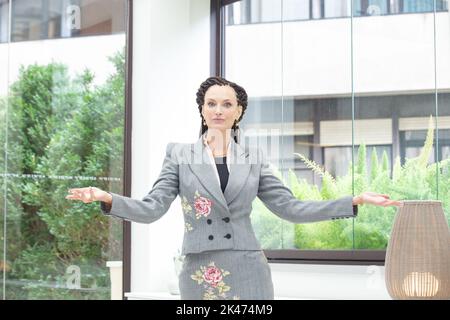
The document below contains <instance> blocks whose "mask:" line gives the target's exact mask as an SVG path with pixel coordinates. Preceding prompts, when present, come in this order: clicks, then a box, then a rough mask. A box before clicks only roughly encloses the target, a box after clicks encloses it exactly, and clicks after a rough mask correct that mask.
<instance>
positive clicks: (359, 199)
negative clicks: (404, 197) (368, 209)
mask: <svg viewBox="0 0 450 320" xmlns="http://www.w3.org/2000/svg"><path fill="white" fill-rule="evenodd" d="M353 204H354V205H359V204H373V205H375V206H382V207H387V206H397V207H401V206H403V202H402V201H397V200H391V199H390V198H389V195H387V194H381V193H376V192H370V191H368V192H363V193H361V194H360V195H359V196H356V197H353Z"/></svg>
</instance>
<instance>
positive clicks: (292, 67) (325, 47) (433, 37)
mask: <svg viewBox="0 0 450 320" xmlns="http://www.w3.org/2000/svg"><path fill="white" fill-rule="evenodd" d="M268 7H270V8H271V10H270V14H269V13H268V12H269V11H267V10H265V8H268ZM352 7H353V15H352V14H351V8H352ZM435 9H436V11H435ZM224 10H225V12H226V15H225V17H226V19H227V21H228V24H227V25H226V26H225V30H224V33H223V34H224V42H223V43H224V47H223V48H224V49H223V50H224V51H223V60H222V61H220V63H222V64H223V67H222V69H221V70H224V71H223V74H224V76H225V77H226V78H228V79H230V80H232V81H236V82H238V83H240V84H242V85H243V86H244V87H245V88H246V89H247V92H248V93H249V96H250V100H249V101H250V102H249V107H248V112H246V115H245V117H244V119H243V123H242V128H243V130H244V134H246V137H247V140H246V143H253V144H258V145H259V147H261V148H263V149H265V150H266V154H267V155H268V158H269V160H270V161H271V163H272V164H273V165H274V167H275V168H276V173H277V174H279V175H280V177H281V178H282V179H283V181H284V183H285V184H286V185H287V186H289V187H290V188H291V190H292V191H293V193H294V195H295V196H296V197H297V198H299V199H302V200H308V199H309V200H326V199H334V198H338V197H341V196H345V195H352V194H353V195H356V194H359V193H361V192H364V191H375V192H380V193H387V194H390V195H391V196H392V197H393V198H396V199H440V200H442V201H443V204H444V210H445V212H446V215H447V217H448V218H449V219H450V202H449V201H448V199H449V194H448V193H449V188H448V187H447V186H448V185H450V180H449V166H450V163H449V161H448V156H449V150H450V146H449V137H450V133H449V132H450V122H449V120H448V119H450V118H449V116H450V107H449V106H450V94H449V93H448V92H449V89H450V77H449V76H448V75H449V74H450V73H449V71H450V70H449V57H450V51H449V50H448V48H450V46H449V44H450V42H449V39H450V37H449V34H448V33H449V31H448V30H449V19H448V12H445V11H446V10H448V9H447V1H436V2H434V1H383V0H374V1H356V0H355V1H353V4H352V3H351V2H350V1H345V0H343V1H314V0H313V1H300V0H299V1H289V0H272V1H269V0H266V1H250V0H243V1H237V2H234V3H231V4H229V5H227V6H225V7H224ZM394 13H395V15H394ZM400 13H415V14H400ZM360 16H366V17H364V18H359V17H360ZM331 17H340V18H341V19H322V20H320V21H314V22H311V21H306V20H310V19H317V18H331ZM355 17H358V18H355ZM238 18H239V19H238ZM256 22H258V23H257V24H256ZM435 23H436V29H434V24H435ZM435 57H436V59H435ZM255 136H256V137H257V138H256V139H255ZM274 146H275V147H274ZM423 159H425V160H426V161H425V160H423ZM395 212H396V209H395V208H394V207H389V208H381V207H375V206H360V208H359V213H358V218H357V219H354V220H334V221H326V222H319V223H314V224H305V225H292V224H290V223H286V222H284V221H282V220H280V219H278V218H277V217H274V215H273V214H271V213H270V211H269V210H268V209H267V208H265V207H264V205H262V203H261V202H260V201H259V200H258V199H256V200H255V204H254V211H253V213H252V222H253V225H254V227H255V231H256V234H257V236H258V238H259V239H260V241H261V243H262V245H263V247H264V248H265V249H267V250H269V252H276V256H277V257H278V258H284V259H295V258H299V257H302V255H301V252H315V253H319V255H320V252H326V253H327V254H328V253H329V252H333V251H334V252H341V253H344V256H346V257H348V258H353V259H355V260H358V259H360V260H365V259H366V260H367V261H369V260H377V261H381V262H382V259H383V256H382V255H383V253H384V250H385V248H386V246H387V242H388V239H389V235H390V231H391V227H392V223H393V219H394V216H395ZM285 249H291V250H285ZM270 250H272V251H270ZM273 250H276V251H273ZM311 250H312V251H311ZM346 252H347V253H348V252H352V254H353V253H354V252H356V253H357V252H364V258H361V257H362V256H359V258H358V256H351V257H350V256H349V255H346V254H345V253H346ZM297 253H299V254H297ZM372 253H373V255H372ZM375 254H376V256H377V257H378V258H376V259H375V258H374V256H375ZM380 254H381V256H380ZM269 256H270V253H269ZM334 256H335V257H337V256H336V255H334ZM303 257H304V256H303ZM321 257H322V258H323V259H325V260H330V259H331V258H330V256H326V255H321ZM380 257H381V258H380ZM331 260H332V259H331Z"/></svg>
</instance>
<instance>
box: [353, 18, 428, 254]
mask: <svg viewBox="0 0 450 320" xmlns="http://www.w3.org/2000/svg"><path fill="white" fill-rule="evenodd" d="M353 30H354V34H353V48H354V52H353V57H354V64H353V65H354V90H355V121H354V127H355V137H354V140H355V145H357V146H358V154H357V157H356V158H355V186H354V187H355V193H356V194H359V193H361V192H364V191H374V192H379V193H383V194H389V195H390V196H391V197H392V198H395V199H435V198H436V175H435V173H433V170H432V166H428V165H427V164H428V161H431V162H434V157H433V133H432V132H431V131H430V132H431V133H430V134H431V140H426V133H427V129H428V128H430V130H433V129H434V120H433V121H432V122H431V123H430V127H428V120H429V117H430V116H432V117H433V119H434V117H435V116H436V112H435V97H434V94H433V92H434V60H433V57H434V48H433V20H432V19H430V20H428V19H423V17H422V16H421V15H398V16H396V17H395V19H394V18H392V17H388V16H385V17H377V18H375V17H374V18H370V17H367V18H364V19H354V29H353ZM387 48H389V50H387ZM414 128H421V129H424V130H423V131H420V132H415V130H412V131H411V130H409V129H414ZM426 141H428V142H426ZM424 145H425V146H426V148H425V149H423V147H424ZM392 160H393V161H392ZM401 165H403V166H401ZM433 174H434V177H433ZM395 213H396V208H395V207H387V208H383V207H377V206H360V208H359V212H358V219H356V220H355V229H354V232H355V248H357V249H385V248H386V246H387V241H388V237H389V235H390V232H391V227H392V223H393V218H394V216H395Z"/></svg>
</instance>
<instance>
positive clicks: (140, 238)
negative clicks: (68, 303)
mask: <svg viewBox="0 0 450 320" xmlns="http://www.w3.org/2000/svg"><path fill="white" fill-rule="evenodd" d="M133 5H134V11H133V14H134V25H133V29H134V30H133V32H134V38H133V45H134V46H133V130H132V186H131V188H132V195H131V196H132V197H133V198H142V197H144V196H145V194H146V193H147V192H148V191H149V190H150V189H151V186H152V184H153V183H154V181H155V180H156V178H157V176H158V175H159V172H160V170H161V165H162V161H163V158H164V154H165V153H164V152H165V147H166V145H167V143H168V142H195V141H196V140H197V139H198V133H199V129H200V114H199V113H198V109H197V105H196V102H195V99H196V92H197V89H198V87H199V85H200V83H201V82H202V81H204V80H205V79H206V78H207V77H208V76H209V55H210V51H209V50H210V47H209V39H210V38H209V34H210V32H209V1H204V0H171V1H167V0H151V1H148V0H135V1H133ZM182 218H183V216H182V214H181V204H180V200H179V197H177V199H176V200H175V201H174V203H173V205H172V206H171V208H170V210H169V212H168V213H167V214H166V215H165V216H164V217H162V218H161V219H160V220H159V221H157V222H155V223H153V224H150V225H144V224H137V223H133V225H132V253H131V254H132V256H131V262H132V268H131V269H132V270H131V289H132V291H154V290H158V291H159V290H167V287H168V283H169V279H170V278H171V277H172V276H173V275H174V267H173V262H172V257H173V255H174V254H175V253H176V251H177V249H178V248H181V243H182V236H183V232H184V226H183V221H182Z"/></svg>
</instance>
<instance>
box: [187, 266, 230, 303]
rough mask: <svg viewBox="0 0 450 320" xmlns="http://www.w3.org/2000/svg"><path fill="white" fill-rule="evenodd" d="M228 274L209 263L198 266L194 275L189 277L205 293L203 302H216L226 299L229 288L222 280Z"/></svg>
mask: <svg viewBox="0 0 450 320" xmlns="http://www.w3.org/2000/svg"><path fill="white" fill-rule="evenodd" d="M229 274H230V272H228V271H225V270H223V269H220V268H218V267H216V265H215V263H214V262H210V263H209V265H208V266H206V267H205V266H200V270H197V271H196V272H195V274H193V275H191V278H192V280H195V281H197V284H199V285H201V284H203V287H204V288H205V293H204V295H203V300H218V299H226V298H227V297H228V296H227V292H228V291H230V289H231V287H230V286H227V285H226V284H225V282H224V281H223V278H224V277H226V276H228V275H229ZM233 299H234V300H238V299H239V297H238V296H233Z"/></svg>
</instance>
